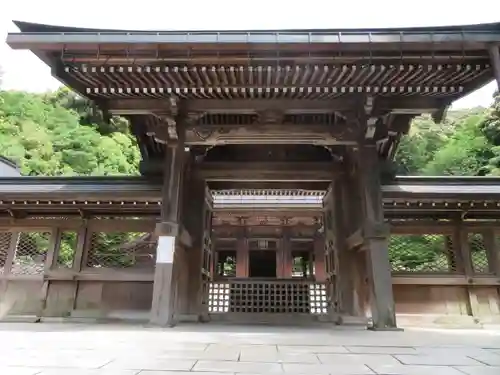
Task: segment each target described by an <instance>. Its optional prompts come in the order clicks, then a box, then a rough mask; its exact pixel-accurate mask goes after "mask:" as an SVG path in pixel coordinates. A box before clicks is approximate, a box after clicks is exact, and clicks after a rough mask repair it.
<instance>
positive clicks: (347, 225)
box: [340, 166, 369, 318]
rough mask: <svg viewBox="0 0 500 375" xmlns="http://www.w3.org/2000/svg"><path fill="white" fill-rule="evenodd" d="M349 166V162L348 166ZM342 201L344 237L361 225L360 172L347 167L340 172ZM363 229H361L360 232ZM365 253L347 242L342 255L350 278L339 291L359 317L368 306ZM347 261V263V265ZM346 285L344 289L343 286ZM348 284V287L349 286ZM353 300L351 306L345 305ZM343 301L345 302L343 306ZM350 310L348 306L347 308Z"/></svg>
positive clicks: (362, 315)
mask: <svg viewBox="0 0 500 375" xmlns="http://www.w3.org/2000/svg"><path fill="white" fill-rule="evenodd" d="M348 167H349V166H348ZM341 184H342V202H343V207H344V209H343V210H342V211H343V215H342V218H343V228H344V231H345V237H347V236H350V235H352V234H353V233H355V232H356V231H360V230H361V229H362V228H363V225H364V217H363V205H362V204H361V203H362V196H361V194H360V193H361V189H359V176H358V175H356V174H355V173H354V174H353V173H352V171H350V170H348V169H346V170H345V174H344V175H343V176H342V182H341ZM361 233H362V232H361ZM366 256H367V253H366V251H365V249H360V248H358V249H351V248H348V246H346V253H344V254H342V255H341V260H340V261H341V266H340V268H341V270H342V271H341V272H342V273H343V276H344V278H345V277H349V279H350V280H349V282H347V283H345V284H343V285H342V288H343V290H342V294H343V295H344V296H345V295H346V294H347V293H349V292H351V296H346V297H345V299H346V305H347V307H351V310H350V313H351V314H352V315H353V316H355V317H358V318H366V315H367V310H368V302H369V297H368V294H369V293H368V278H367V272H366V270H367V262H366ZM347 263H349V265H347ZM346 288H347V289H346ZM349 288H351V289H350V290H349ZM349 303H352V305H351V306H348V304H349ZM346 305H345V306H346ZM346 312H348V313H349V309H347V310H346Z"/></svg>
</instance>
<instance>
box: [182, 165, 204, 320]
mask: <svg viewBox="0 0 500 375" xmlns="http://www.w3.org/2000/svg"><path fill="white" fill-rule="evenodd" d="M187 169H188V170H187V171H186V175H185V180H184V181H185V182H184V184H183V186H184V197H183V207H182V214H181V217H182V220H181V221H182V224H183V226H184V228H185V229H186V230H187V231H188V233H189V234H190V237H191V239H192V247H191V248H189V249H186V250H185V260H186V265H185V267H186V269H187V272H186V275H187V276H186V279H187V280H186V290H185V292H186V297H185V299H186V301H187V303H186V306H185V310H184V311H181V312H180V313H181V314H182V315H183V316H182V319H183V320H184V321H198V320H199V317H200V315H201V313H202V306H201V304H202V295H201V293H202V290H201V289H202V276H201V275H202V268H203V226H204V221H203V211H204V204H205V190H206V189H205V187H206V186H205V181H203V180H201V179H198V178H196V177H195V176H194V175H193V174H192V173H191V170H190V169H189V168H187Z"/></svg>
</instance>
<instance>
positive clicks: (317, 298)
mask: <svg viewBox="0 0 500 375" xmlns="http://www.w3.org/2000/svg"><path fill="white" fill-rule="evenodd" d="M309 300H310V305H311V314H314V315H326V314H328V298H327V296H326V285H325V284H312V285H309Z"/></svg>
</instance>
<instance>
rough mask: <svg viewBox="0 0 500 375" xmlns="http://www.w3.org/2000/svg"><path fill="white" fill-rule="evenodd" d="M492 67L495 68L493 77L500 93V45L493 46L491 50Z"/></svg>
mask: <svg viewBox="0 0 500 375" xmlns="http://www.w3.org/2000/svg"><path fill="white" fill-rule="evenodd" d="M489 53H490V59H491V66H492V67H493V75H494V77H495V81H496V82H497V90H499V91H500V45H499V44H493V45H491V46H490V48H489Z"/></svg>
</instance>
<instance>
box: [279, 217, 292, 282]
mask: <svg viewBox="0 0 500 375" xmlns="http://www.w3.org/2000/svg"><path fill="white" fill-rule="evenodd" d="M290 237H291V234H290V228H289V227H288V226H286V227H283V231H282V239H281V251H282V258H281V259H283V273H282V276H281V277H282V278H284V279H289V278H291V277H292V271H293V259H292V241H291V239H290ZM278 259H279V258H278Z"/></svg>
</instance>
